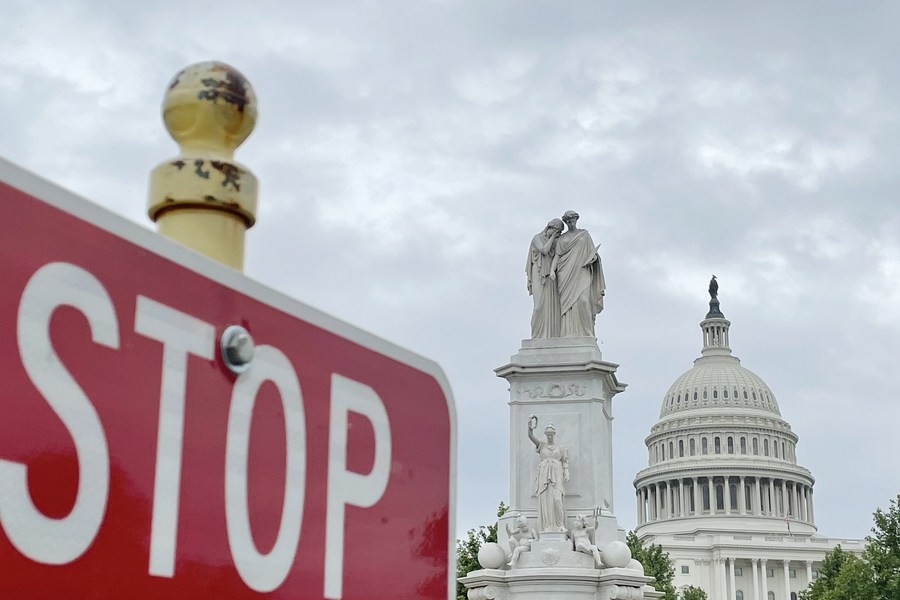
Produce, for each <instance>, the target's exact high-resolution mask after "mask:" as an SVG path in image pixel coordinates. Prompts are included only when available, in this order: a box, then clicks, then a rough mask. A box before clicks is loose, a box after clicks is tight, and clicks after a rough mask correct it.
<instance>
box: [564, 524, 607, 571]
mask: <svg viewBox="0 0 900 600" xmlns="http://www.w3.org/2000/svg"><path fill="white" fill-rule="evenodd" d="M597 512H598V511H597V510H594V514H593V518H594V519H593V520H594V522H593V524H589V523H588V519H589V518H590V517H589V516H588V515H581V516H578V517H575V525H574V526H573V527H572V532H571V535H572V541H573V542H574V543H575V551H576V552H584V553H585V554H590V555H591V556H593V557H594V562H595V563H596V564H597V568H600V567H601V566H602V564H603V561H601V560H600V549H599V548H597V546H596V545H595V544H593V542H592V537H593V535H594V531H596V530H597Z"/></svg>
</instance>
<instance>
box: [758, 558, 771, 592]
mask: <svg viewBox="0 0 900 600" xmlns="http://www.w3.org/2000/svg"><path fill="white" fill-rule="evenodd" d="M759 563H760V574H759V576H760V579H761V580H762V594H761V596H760V598H761V600H768V598H769V581H768V577H769V573H768V571H767V569H766V559H765V558H763V559H762V560H760V561H759Z"/></svg>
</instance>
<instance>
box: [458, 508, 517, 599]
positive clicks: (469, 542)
mask: <svg viewBox="0 0 900 600" xmlns="http://www.w3.org/2000/svg"><path fill="white" fill-rule="evenodd" d="M508 510H509V507H508V506H507V505H506V504H504V503H503V502H501V503H500V506H498V507H497V517H498V518H499V517H502V516H503V515H504V514H506V511H508ZM496 541H497V523H496V522H495V523H494V524H493V525H482V526H481V527H479V528H478V529H470V530H469V531H468V532H467V533H466V537H465V538H464V539H461V540H456V577H457V578H459V577H465V576H466V575H468V574H469V573H470V572H472V571H477V570H478V569H480V568H481V565H479V564H478V551H479V550H480V549H481V545H482V544H484V543H486V542H496ZM456 600H466V586H464V585H463V584H461V583H460V582H458V581H457V582H456Z"/></svg>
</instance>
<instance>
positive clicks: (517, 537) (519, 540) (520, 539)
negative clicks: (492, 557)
mask: <svg viewBox="0 0 900 600" xmlns="http://www.w3.org/2000/svg"><path fill="white" fill-rule="evenodd" d="M513 524H514V525H515V526H514V527H510V526H509V521H507V522H506V533H507V534H509V550H510V553H511V554H512V556H511V557H510V559H509V563H508V564H509V566H513V565H514V564H516V560H518V558H519V555H520V554H521V553H522V552H526V551H528V550H531V542H532V540H536V539H538V536H537V532H535V530H534V529H533V528H532V527H531V526H529V525H528V519H526V518H525V516H524V515H520V514H517V515H515V516H514V518H513Z"/></svg>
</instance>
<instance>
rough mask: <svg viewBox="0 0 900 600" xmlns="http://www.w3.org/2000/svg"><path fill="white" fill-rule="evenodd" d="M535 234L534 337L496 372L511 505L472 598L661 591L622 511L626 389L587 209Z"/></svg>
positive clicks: (529, 269)
mask: <svg viewBox="0 0 900 600" xmlns="http://www.w3.org/2000/svg"><path fill="white" fill-rule="evenodd" d="M561 220H562V222H564V223H565V225H566V227H567V229H566V231H565V232H562V231H561V227H560V226H559V221H560V220H559V219H554V220H552V221H550V222H549V223H548V224H547V226H546V228H545V229H544V230H543V231H542V232H539V233H538V234H536V235H535V236H534V238H533V239H532V242H531V246H530V247H529V252H528V260H527V262H526V266H525V270H526V273H527V277H528V291H529V292H530V293H531V295H532V296H533V297H534V313H533V316H532V320H531V324H532V339H528V340H524V341H523V342H522V348H521V349H520V350H519V352H518V353H516V354H515V355H513V356H512V358H511V359H510V362H509V364H506V365H504V366H502V367H500V368H498V369H496V373H497V375H498V376H499V377H503V378H504V379H506V380H507V381H508V382H509V392H510V400H509V406H510V464H509V467H510V468H509V472H510V477H509V489H510V506H511V510H510V511H509V512H508V513H507V514H506V515H504V516H503V517H502V518H501V519H500V522H499V523H498V529H497V535H498V540H497V544H485V547H484V548H483V549H482V552H481V553H479V562H480V563H481V566H482V567H484V568H483V569H481V570H478V571H473V572H471V573H469V574H468V575H467V576H466V577H463V578H462V579H461V580H460V581H462V582H463V584H464V585H465V586H466V588H468V597H469V599H470V600H486V599H491V598H496V599H502V600H507V599H509V600H520V599H521V600H538V599H540V600H563V599H584V600H588V599H590V600H612V599H616V598H621V599H633V600H638V599H641V598H648V599H652V598H659V597H661V596H662V594H661V593H659V592H656V591H655V590H654V589H653V588H652V587H651V586H649V585H648V584H649V582H650V581H651V578H650V577H645V576H644V571H643V567H642V566H641V564H640V563H638V562H637V561H636V560H633V559H632V558H631V553H630V552H629V550H628V546H626V545H625V543H624V539H625V532H624V530H623V529H622V528H621V527H619V525H618V523H617V521H616V517H615V514H614V509H613V489H612V399H613V396H615V395H616V394H617V393H619V392H621V391H623V390H624V389H625V384H623V383H620V382H619V381H618V380H617V379H616V369H617V368H618V365H616V364H613V363H609V362H605V361H604V360H603V357H602V355H601V353H600V349H599V347H598V346H597V339H596V338H595V337H594V321H595V319H596V316H597V314H598V313H599V312H600V311H601V310H603V297H604V294H605V292H606V284H605V281H604V278H603V268H602V266H601V262H600V256H599V255H598V254H597V248H598V247H599V246H595V245H594V242H593V240H592V239H591V236H590V234H589V233H588V232H587V231H586V230H584V229H578V228H577V226H576V224H577V221H578V214H577V213H575V212H574V211H567V212H566V213H565V214H564V215H563V217H562V219H561Z"/></svg>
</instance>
